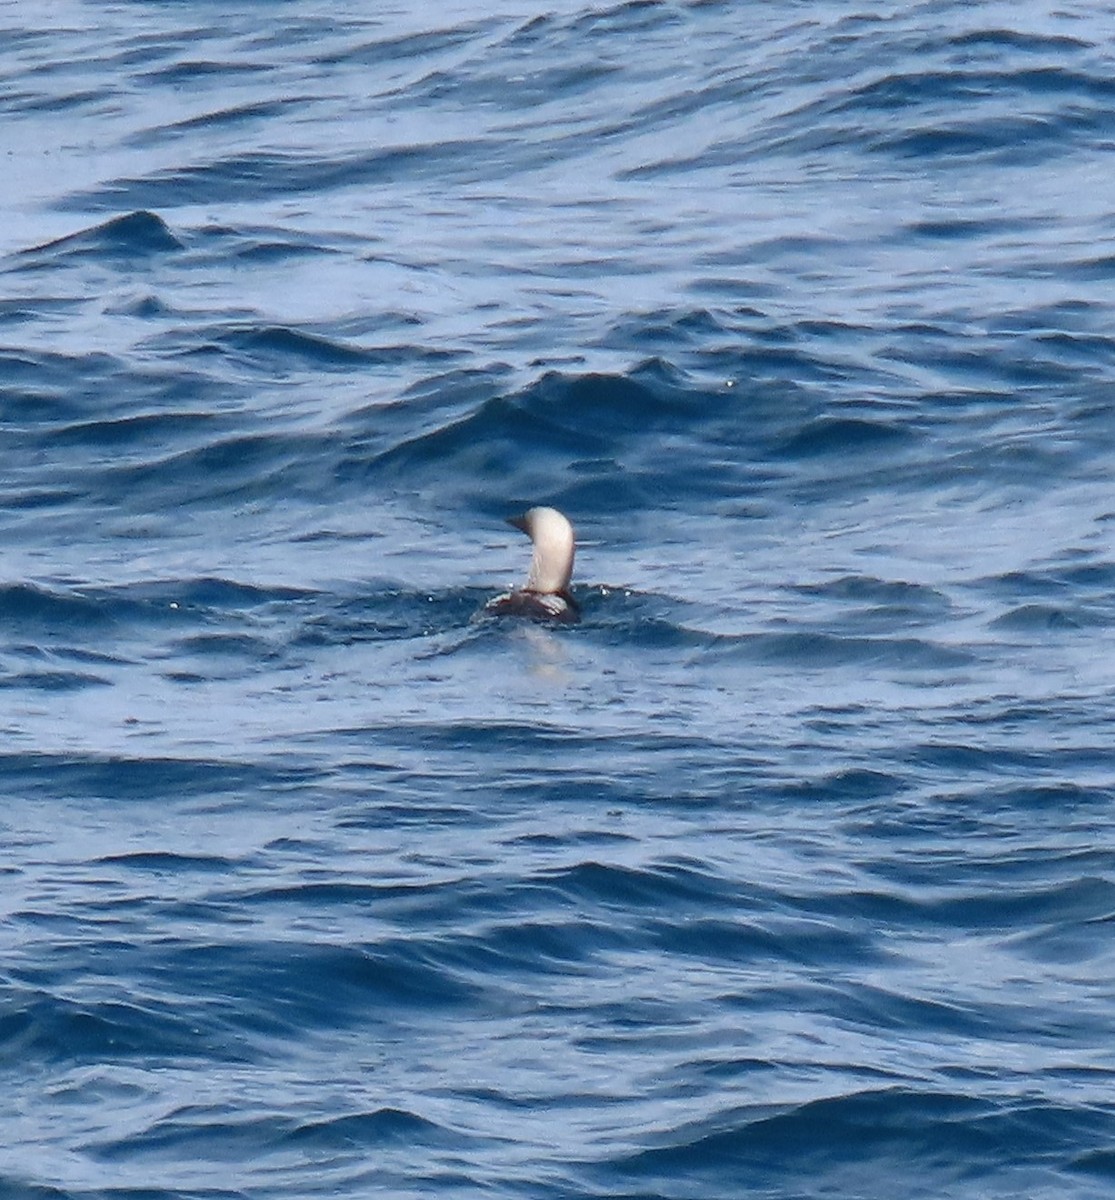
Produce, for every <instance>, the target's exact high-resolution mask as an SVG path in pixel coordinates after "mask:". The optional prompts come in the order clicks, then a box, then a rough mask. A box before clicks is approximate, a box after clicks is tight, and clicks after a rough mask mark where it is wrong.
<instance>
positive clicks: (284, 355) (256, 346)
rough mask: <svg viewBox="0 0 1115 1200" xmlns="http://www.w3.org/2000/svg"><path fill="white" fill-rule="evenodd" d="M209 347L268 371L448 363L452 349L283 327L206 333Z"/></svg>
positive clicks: (238, 360)
mask: <svg viewBox="0 0 1115 1200" xmlns="http://www.w3.org/2000/svg"><path fill="white" fill-rule="evenodd" d="M205 342H206V346H207V347H208V348H216V349H219V350H220V351H222V352H224V353H228V354H230V355H232V356H233V357H234V358H235V359H236V361H237V362H240V363H245V364H249V365H252V366H255V367H260V368H264V369H266V370H268V371H270V372H275V371H287V370H290V369H291V368H296V369H299V370H302V369H307V368H310V369H313V370H315V371H317V370H330V369H332V370H338V371H341V370H343V371H351V370H353V369H354V368H357V367H372V366H397V365H399V364H402V363H415V362H421V363H428V364H437V363H442V362H450V361H452V360H453V358H454V357H455V355H454V354H453V352H452V351H449V350H441V349H436V348H429V347H424V346H421V345H415V344H413V343H412V344H406V345H395V346H376V347H368V348H365V347H361V346H356V345H353V344H351V343H347V342H343V341H341V340H339V339H337V338H331V337H326V336H323V335H321V334H315V333H309V332H306V331H303V330H297V329H289V328H284V327H283V326H263V327H258V326H231V327H228V328H226V329H224V330H213V329H209V330H207V331H206V333H205Z"/></svg>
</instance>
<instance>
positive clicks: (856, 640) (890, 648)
mask: <svg viewBox="0 0 1115 1200" xmlns="http://www.w3.org/2000/svg"><path fill="white" fill-rule="evenodd" d="M711 654H712V656H713V657H714V659H716V660H719V661H722V662H732V661H737V660H746V661H751V662H757V663H767V664H771V665H782V666H792V667H793V668H794V669H796V670H802V671H827V670H833V669H837V668H844V667H852V666H857V667H865V668H870V669H872V670H880V671H891V670H894V671H912V672H944V671H948V672H954V671H956V670H957V668H960V667H967V666H971V665H972V664H973V663H975V662H976V661H977V656H976V655H975V653H974V652H973V651H971V650H968V649H965V648H961V647H956V646H951V645H943V644H941V643H937V642H933V641H931V640H929V639H925V638H916V637H908V636H893V635H892V636H890V637H863V636H862V635H859V634H840V633H830V632H827V631H821V630H813V631H794V632H786V633H755V634H751V633H748V634H741V635H738V636H735V637H731V638H721V639H719V640H718V642H717V644H716V645H715V647H714V648H713V649H712V650H711Z"/></svg>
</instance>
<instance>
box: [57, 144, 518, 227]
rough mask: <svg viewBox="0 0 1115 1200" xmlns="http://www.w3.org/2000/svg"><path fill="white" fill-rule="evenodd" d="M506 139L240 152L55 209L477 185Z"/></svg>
mask: <svg viewBox="0 0 1115 1200" xmlns="http://www.w3.org/2000/svg"><path fill="white" fill-rule="evenodd" d="M505 145H506V144H505V140H504V139H503V138H492V137H472V138H460V139H457V140H441V141H432V142H429V143H427V144H425V145H402V146H383V147H377V148H375V149H371V150H367V149H361V150H353V151H351V152H350V153H348V154H336V155H330V156H325V155H316V156H307V155H304V154H299V153H295V152H280V151H268V150H254V149H252V150H243V151H241V152H239V153H235V154H227V155H224V156H222V157H217V158H213V159H211V160H210V161H209V162H206V163H202V164H197V165H190V166H183V167H178V168H168V169H164V170H161V171H155V172H152V173H151V174H149V175H146V176H135V177H128V176H120V177H117V178H115V179H111V180H106V181H105V182H104V183H102V184H99V185H97V186H95V187H91V188H87V189H84V190H82V191H75V192H72V193H70V194H69V195H68V196H66V197H65V198H64V199H62V200H60V201H58V202H57V204H56V205H55V207H56V208H58V209H59V210H61V211H82V212H89V211H93V212H96V211H105V210H112V209H117V210H118V209H121V208H129V209H131V208H134V209H141V210H150V209H161V208H173V207H176V206H179V205H183V204H201V205H212V204H253V203H261V202H265V201H267V200H269V199H275V198H279V197H283V196H298V195H306V194H314V195H317V194H320V193H322V192H323V191H325V192H329V191H333V190H335V189H339V188H356V187H372V188H375V187H379V188H387V187H395V186H400V185H403V184H423V183H429V182H431V181H434V182H439V181H441V180H442V179H444V177H445V176H446V175H447V174H448V175H452V176H454V177H455V178H456V180H457V182H458V184H465V185H469V184H478V183H485V182H486V180H487V179H488V178H489V176H490V173H491V172H492V171H493V170H495V169H498V168H500V167H503V166H504V165H505V162H504V160H503V159H502V155H503V152H504V150H505ZM539 157H541V156H539Z"/></svg>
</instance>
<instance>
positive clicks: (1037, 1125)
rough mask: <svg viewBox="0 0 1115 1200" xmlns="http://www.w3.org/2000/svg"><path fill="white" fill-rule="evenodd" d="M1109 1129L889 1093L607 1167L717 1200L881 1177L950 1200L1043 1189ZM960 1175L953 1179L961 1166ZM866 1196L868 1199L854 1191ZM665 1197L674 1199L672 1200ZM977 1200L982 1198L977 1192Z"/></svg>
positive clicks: (1019, 1110)
mask: <svg viewBox="0 0 1115 1200" xmlns="http://www.w3.org/2000/svg"><path fill="white" fill-rule="evenodd" d="M1113 1127H1115V1117H1113V1116H1112V1115H1111V1114H1110V1113H1103V1112H1097V1111H1095V1110H1094V1109H1090V1108H1088V1107H1084V1106H1080V1107H1076V1108H1074V1107H1071V1106H1069V1105H1066V1104H1057V1103H1054V1102H1050V1101H1046V1100H1042V1099H1038V1098H1033V1099H1030V1098H1027V1099H1014V1100H1002V1101H998V1102H996V1101H989V1100H977V1099H974V1098H972V1097H970V1096H967V1095H964V1094H962V1093H954V1092H944V1091H932V1090H930V1089H928V1088H913V1087H908V1086H906V1087H893V1088H887V1089H883V1090H879V1091H865V1092H859V1093H848V1094H844V1095H836V1096H831V1097H826V1098H824V1099H818V1100H812V1101H808V1102H806V1103H803V1104H799V1105H796V1106H784V1107H781V1108H780V1109H779V1108H774V1107H773V1106H772V1107H768V1108H766V1109H764V1108H762V1107H759V1106H756V1107H755V1108H744V1109H739V1110H735V1111H734V1112H731V1113H723V1114H718V1115H717V1116H716V1117H713V1118H711V1119H708V1120H706V1121H704V1122H702V1123H700V1124H697V1125H694V1126H693V1127H691V1129H690V1130H688V1131H687V1136H686V1135H683V1136H684V1140H682V1139H681V1138H678V1135H677V1134H674V1135H673V1137H674V1139H676V1140H674V1142H673V1144H672V1145H665V1146H662V1147H660V1148H657V1149H650V1150H645V1151H642V1152H640V1153H636V1154H632V1155H629V1156H627V1157H625V1158H620V1159H617V1160H614V1161H613V1162H612V1163H610V1164H608V1173H609V1174H611V1175H613V1177H618V1178H619V1179H626V1178H632V1177H634V1178H644V1179H653V1180H655V1181H656V1184H657V1186H658V1187H662V1186H663V1185H664V1184H668V1185H670V1186H671V1187H672V1188H677V1187H680V1186H685V1185H686V1184H688V1186H689V1187H691V1188H693V1190H692V1191H689V1192H687V1194H688V1195H690V1196H702V1197H703V1196H712V1195H719V1194H721V1193H719V1192H718V1191H716V1183H717V1180H722V1179H723V1178H725V1177H727V1176H728V1175H731V1176H732V1177H733V1178H734V1179H735V1180H736V1184H737V1186H739V1187H741V1188H744V1189H746V1190H748V1191H751V1190H752V1189H755V1188H763V1189H764V1194H766V1190H767V1189H769V1194H771V1195H784V1194H786V1192H785V1189H786V1188H787V1187H792V1188H793V1189H794V1194H795V1195H800V1196H802V1197H809V1198H812V1197H820V1196H824V1195H831V1194H833V1193H834V1192H838V1193H839V1194H846V1195H847V1194H851V1195H859V1194H868V1195H878V1194H879V1192H878V1190H877V1184H876V1181H877V1179H878V1173H879V1171H880V1170H881V1169H882V1170H888V1171H894V1172H898V1173H899V1174H900V1175H901V1176H903V1177H906V1178H911V1177H915V1176H916V1180H917V1182H916V1183H914V1184H913V1185H912V1186H913V1188H914V1191H913V1192H912V1194H913V1195H918V1196H929V1195H942V1194H947V1195H952V1194H959V1193H954V1191H953V1189H955V1188H957V1187H962V1188H963V1189H965V1190H964V1192H963V1194H970V1193H969V1192H968V1191H967V1189H969V1188H971V1187H972V1186H976V1187H979V1188H986V1187H989V1186H995V1185H998V1186H999V1187H1002V1186H1009V1184H1010V1182H1011V1181H1012V1180H1014V1181H1016V1186H1018V1187H1020V1188H1021V1189H1022V1190H1023V1191H1025V1190H1026V1187H1027V1184H1028V1183H1030V1182H1031V1181H1033V1182H1036V1181H1037V1180H1041V1182H1042V1183H1043V1184H1045V1185H1046V1186H1049V1185H1051V1184H1053V1182H1054V1181H1055V1179H1056V1176H1057V1172H1058V1169H1060V1170H1064V1169H1065V1168H1067V1167H1068V1166H1069V1165H1070V1164H1071V1163H1072V1162H1073V1161H1074V1159H1075V1157H1076V1148H1077V1147H1078V1146H1079V1145H1080V1143H1081V1142H1082V1141H1083V1142H1085V1143H1091V1142H1094V1141H1095V1140H1096V1139H1101V1140H1104V1141H1106V1140H1108V1139H1109V1138H1110V1137H1111V1136H1112V1133H1113V1132H1115V1128H1113ZM961 1163H964V1164H965V1166H964V1167H961V1166H960V1165H959V1164H961ZM862 1188H866V1189H867V1191H866V1192H862V1191H861V1189H862ZM671 1194H680V1193H674V1192H671ZM981 1194H982V1192H981Z"/></svg>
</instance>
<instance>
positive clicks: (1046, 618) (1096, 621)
mask: <svg viewBox="0 0 1115 1200" xmlns="http://www.w3.org/2000/svg"><path fill="white" fill-rule="evenodd" d="M1106 624H1110V620H1109V619H1107V618H1103V617H1101V616H1100V614H1095V615H1092V616H1090V615H1089V614H1088V613H1086V612H1085V611H1084V610H1082V609H1080V608H1077V609H1075V610H1074V611H1071V612H1069V611H1066V610H1065V609H1062V608H1057V607H1055V606H1053V605H1049V604H1023V605H1021V606H1020V607H1018V608H1014V609H1012V610H1011V611H1010V612H1008V613H1003V615H1002V616H999V617H996V618H995V619H994V620H993V621H992V622H991V625H990V627H991V628H992V629H1007V630H1016V631H1019V632H1024V633H1030V634H1033V633H1041V632H1048V633H1059V632H1072V631H1075V630H1080V629H1083V628H1085V627H1086V626H1088V625H1106Z"/></svg>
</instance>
